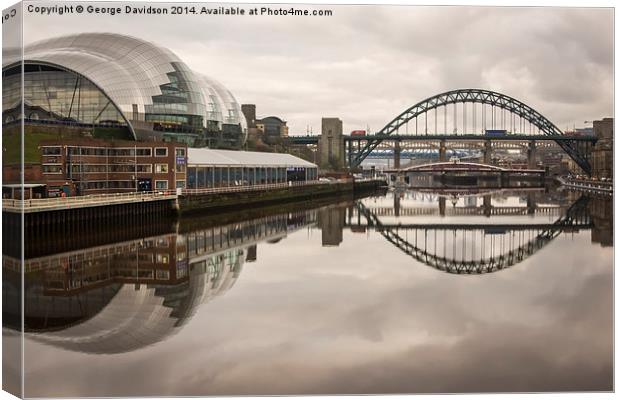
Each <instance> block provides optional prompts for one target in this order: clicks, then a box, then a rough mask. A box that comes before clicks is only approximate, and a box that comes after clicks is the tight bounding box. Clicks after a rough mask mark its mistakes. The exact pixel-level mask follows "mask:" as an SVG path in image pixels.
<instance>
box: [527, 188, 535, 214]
mask: <svg viewBox="0 0 620 400" xmlns="http://www.w3.org/2000/svg"><path fill="white" fill-rule="evenodd" d="M535 212H536V200H535V199H534V195H533V194H532V193H528V194H527V213H528V215H534V213H535Z"/></svg>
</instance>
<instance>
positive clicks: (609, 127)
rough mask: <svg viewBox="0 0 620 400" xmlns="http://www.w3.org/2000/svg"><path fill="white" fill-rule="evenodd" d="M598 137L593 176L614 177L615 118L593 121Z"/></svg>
mask: <svg viewBox="0 0 620 400" xmlns="http://www.w3.org/2000/svg"><path fill="white" fill-rule="evenodd" d="M593 125H594V126H593V128H594V135H595V136H596V138H597V139H598V140H597V142H596V144H595V145H594V149H593V150H592V158H591V163H592V177H594V178H613V175H614V174H613V173H614V154H613V152H614V119H613V118H603V119H602V120H600V121H594V123H593Z"/></svg>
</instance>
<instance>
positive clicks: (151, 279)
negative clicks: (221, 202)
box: [3, 211, 317, 354]
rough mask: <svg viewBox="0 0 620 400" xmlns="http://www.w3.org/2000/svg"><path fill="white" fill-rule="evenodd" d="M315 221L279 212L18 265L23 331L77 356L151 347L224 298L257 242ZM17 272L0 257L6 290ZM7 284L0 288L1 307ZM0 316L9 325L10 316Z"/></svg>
mask: <svg viewBox="0 0 620 400" xmlns="http://www.w3.org/2000/svg"><path fill="white" fill-rule="evenodd" d="M316 222H317V211H304V212H297V213H287V214H280V215H275V216H269V217H264V218H258V219H253V220H249V221H243V222H239V223H232V224H225V225H218V226H209V227H205V228H202V229H197V228H196V227H195V226H194V227H193V229H192V230H191V231H189V232H184V233H180V232H176V231H175V232H174V233H168V234H163V235H157V236H151V237H147V238H140V239H135V240H128V241H122V242H118V243H112V244H107V245H102V246H95V247H88V248H85V249H80V250H73V251H68V252H60V253H55V254H51V255H45V256H40V257H32V258H28V259H27V260H26V262H25V272H26V274H25V279H26V282H27V285H26V299H25V309H24V315H25V330H26V332H27V333H28V334H29V337H31V338H32V339H34V340H36V341H39V342H44V343H48V344H52V345H55V346H59V347H62V348H66V349H69V350H75V351H81V352H86V353H108V354H112V353H124V352H128V351H133V350H136V349H139V348H142V347H146V346H148V345H151V344H154V343H157V342H159V341H162V340H163V339H165V338H166V337H168V336H170V335H172V334H174V333H175V332H176V331H177V329H178V328H180V327H182V326H183V325H184V324H185V323H186V322H187V321H188V320H189V319H190V318H191V317H192V316H193V315H194V314H195V312H196V310H197V308H198V307H199V306H200V305H201V304H204V303H206V302H208V301H210V300H211V299H213V298H214V297H216V296H219V295H222V294H223V293H226V291H228V290H229V289H230V288H231V287H232V286H233V285H234V284H235V282H236V280H237V278H238V277H239V274H240V273H241V271H242V268H243V265H244V263H245V262H253V261H256V259H257V243H259V242H268V243H277V242H278V241H279V240H280V239H282V238H283V237H285V236H286V235H287V234H289V233H291V232H294V231H296V230H298V229H301V228H302V227H305V226H308V225H313V224H316ZM170 228H171V229H172V228H174V225H170ZM176 228H177V229H179V226H176ZM106 238H107V235H105V234H103V235H102V237H101V239H102V240H105V239H106ZM91 240H92V238H91ZM56 244H57V245H59V246H62V245H65V246H66V245H70V244H69V243H65V241H62V240H61V241H56ZM35 251H36V252H39V251H40V247H38V248H37V249H35ZM19 265H20V263H19V260H18V259H16V258H14V257H10V256H8V255H5V256H4V260H3V268H4V272H5V275H6V276H7V277H8V279H6V280H7V282H11V276H12V277H18V274H17V271H19ZM11 272H14V273H13V274H11ZM17 284H18V282H17V280H16V281H15V282H14V284H13V285H12V286H7V287H5V290H4V295H5V296H6V297H5V300H6V299H7V298H8V297H10V296H14V295H13V294H12V293H13V292H15V291H14V290H11V287H16V286H17ZM8 303H11V302H10V301H9V302H8ZM4 314H5V316H8V317H9V318H7V319H6V321H11V320H14V318H11V316H12V315H18V314H19V309H14V310H6V309H5V313H4ZM8 325H9V326H10V322H9V324H8ZM5 326H7V324H5ZM11 327H12V328H13V329H19V326H11Z"/></svg>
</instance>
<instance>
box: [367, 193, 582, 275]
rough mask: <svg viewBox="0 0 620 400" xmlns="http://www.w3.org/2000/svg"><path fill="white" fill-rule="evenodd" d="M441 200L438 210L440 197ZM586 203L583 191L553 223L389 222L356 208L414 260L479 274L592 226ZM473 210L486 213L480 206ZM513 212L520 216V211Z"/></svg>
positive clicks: (504, 266)
mask: <svg viewBox="0 0 620 400" xmlns="http://www.w3.org/2000/svg"><path fill="white" fill-rule="evenodd" d="M485 197H486V196H485ZM439 200H440V209H439V212H441V210H442V207H441V204H442V201H441V200H442V198H439ZM443 200H444V201H443V205H444V207H443V210H444V212H445V198H444V199H443ZM588 202H589V198H588V197H587V196H581V197H580V198H579V199H577V200H576V201H575V202H574V203H573V204H571V205H570V206H569V207H568V208H567V209H566V210H565V212H564V213H563V214H561V215H560V216H559V217H558V218H557V219H556V220H555V221H554V222H553V223H528V224H513V223H503V224H490V223H483V224H481V223H478V224H471V223H449V224H437V223H433V224H424V223H420V224H403V223H401V222H398V223H391V224H390V223H383V222H382V221H381V219H380V218H379V216H378V215H377V214H376V213H374V212H373V211H372V209H371V208H369V207H367V206H365V205H364V204H363V202H361V201H358V202H357V203H356V209H357V212H358V215H360V216H363V217H364V218H365V219H366V221H367V223H368V226H369V227H373V228H374V229H375V230H376V231H378V232H379V233H380V234H381V235H382V236H383V237H384V238H385V239H386V240H387V241H389V242H390V243H392V244H393V245H394V246H395V247H397V248H398V249H399V250H401V251H402V252H404V253H405V254H407V255H409V256H411V257H412V258H413V259H415V260H416V261H418V262H420V263H422V264H424V265H427V266H429V267H431V268H434V269H437V270H439V271H443V272H447V273H450V274H467V275H480V274H487V273H492V272H497V271H500V270H504V269H507V268H510V267H512V266H514V265H517V264H519V263H520V262H522V261H524V260H525V259H527V258H528V257H531V256H533V255H534V254H535V253H537V252H538V251H539V250H541V249H542V248H543V247H545V246H546V245H547V244H549V243H550V242H551V241H553V239H555V238H556V237H558V236H559V235H560V234H561V233H562V232H569V231H574V230H578V229H589V228H592V220H591V218H590V216H589V213H588V207H587V206H588ZM508 209H509V210H510V208H508ZM528 209H531V208H530V206H529V205H528V207H526V208H525V209H524V210H525V212H527V213H529V210H528ZM477 210H482V212H484V211H483V207H481V208H478V209H477ZM512 212H513V213H515V214H513V215H523V214H520V211H518V210H516V211H512ZM464 215H466V214H464Z"/></svg>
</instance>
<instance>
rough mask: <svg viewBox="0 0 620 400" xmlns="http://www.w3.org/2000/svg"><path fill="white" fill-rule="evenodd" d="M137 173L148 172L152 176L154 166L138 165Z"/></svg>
mask: <svg viewBox="0 0 620 400" xmlns="http://www.w3.org/2000/svg"><path fill="white" fill-rule="evenodd" d="M164 165H166V164H164ZM137 172H146V173H149V174H150V173H152V172H153V165H152V164H138V168H137Z"/></svg>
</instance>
